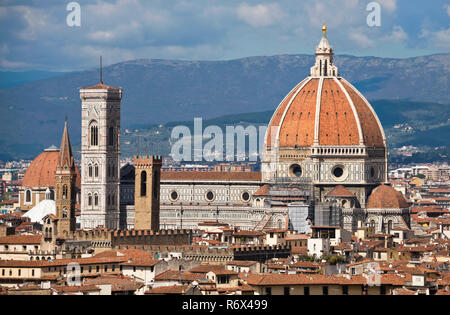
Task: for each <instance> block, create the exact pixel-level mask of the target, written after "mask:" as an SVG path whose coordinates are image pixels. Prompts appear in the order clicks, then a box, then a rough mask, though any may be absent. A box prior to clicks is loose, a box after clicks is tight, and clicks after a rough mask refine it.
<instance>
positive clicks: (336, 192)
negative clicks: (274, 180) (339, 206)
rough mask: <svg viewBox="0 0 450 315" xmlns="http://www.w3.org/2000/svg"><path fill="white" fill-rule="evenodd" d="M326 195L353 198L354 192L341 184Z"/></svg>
mask: <svg viewBox="0 0 450 315" xmlns="http://www.w3.org/2000/svg"><path fill="white" fill-rule="evenodd" d="M326 197H340V198H355V194H354V193H352V192H351V191H349V190H348V189H347V188H346V187H344V186H342V185H338V186H336V187H335V188H334V189H333V190H332V191H330V192H329V193H328V194H326Z"/></svg>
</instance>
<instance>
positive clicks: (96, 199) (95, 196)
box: [94, 194, 98, 206]
mask: <svg viewBox="0 0 450 315" xmlns="http://www.w3.org/2000/svg"><path fill="white" fill-rule="evenodd" d="M94 205H95V206H98V195H97V194H95V195H94Z"/></svg>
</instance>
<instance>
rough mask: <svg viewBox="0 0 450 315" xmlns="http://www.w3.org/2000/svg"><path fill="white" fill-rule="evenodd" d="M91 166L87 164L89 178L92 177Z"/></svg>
mask: <svg viewBox="0 0 450 315" xmlns="http://www.w3.org/2000/svg"><path fill="white" fill-rule="evenodd" d="M92 174H93V173H92V164H89V177H92Z"/></svg>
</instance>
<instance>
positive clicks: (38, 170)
mask: <svg viewBox="0 0 450 315" xmlns="http://www.w3.org/2000/svg"><path fill="white" fill-rule="evenodd" d="M58 157H59V150H56V151H55V150H50V151H47V150H45V151H44V152H42V153H41V154H39V156H38V157H36V158H35V159H34V160H33V162H31V164H30V166H29V167H28V169H27V171H26V172H25V176H24V177H23V181H22V186H23V187H28V188H32V187H54V186H55V172H56V166H57V165H58ZM75 172H76V181H75V185H76V186H77V187H81V176H80V172H79V171H78V168H77V167H75Z"/></svg>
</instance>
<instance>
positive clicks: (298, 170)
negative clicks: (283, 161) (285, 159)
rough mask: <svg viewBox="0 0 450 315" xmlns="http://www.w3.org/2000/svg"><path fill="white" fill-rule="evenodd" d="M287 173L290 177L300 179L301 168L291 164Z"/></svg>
mask: <svg viewBox="0 0 450 315" xmlns="http://www.w3.org/2000/svg"><path fill="white" fill-rule="evenodd" d="M289 172H290V173H291V176H295V177H301V176H302V173H303V171H302V167H301V166H300V165H298V164H292V165H291V167H290V168H289Z"/></svg>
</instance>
